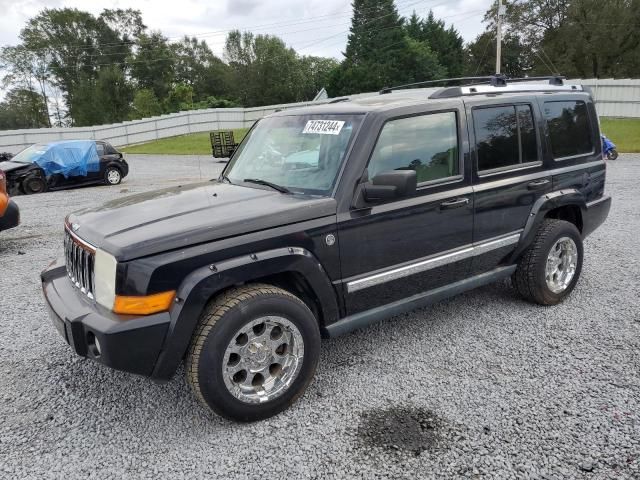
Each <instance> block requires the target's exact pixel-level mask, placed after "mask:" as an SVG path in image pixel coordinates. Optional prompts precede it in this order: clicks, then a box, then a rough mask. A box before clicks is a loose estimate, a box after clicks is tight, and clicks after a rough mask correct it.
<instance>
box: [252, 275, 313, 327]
mask: <svg viewBox="0 0 640 480" xmlns="http://www.w3.org/2000/svg"><path fill="white" fill-rule="evenodd" d="M253 282H256V283H268V284H271V285H275V286H276V287H280V288H282V289H283V290H287V291H288V292H291V293H292V294H294V295H295V296H297V297H298V298H299V299H300V300H302V301H303V302H304V303H305V304H306V305H307V307H309V310H311V313H313V315H314V316H315V317H316V319H317V320H318V323H319V324H320V325H321V326H322V325H324V315H323V313H322V304H321V302H320V300H319V299H318V296H317V295H316V293H315V292H314V291H313V288H312V287H311V285H310V284H309V282H308V281H307V280H306V279H305V278H304V276H303V275H302V274H300V273H298V272H282V273H276V274H273V275H267V276H264V277H259V278H254V279H251V283H253Z"/></svg>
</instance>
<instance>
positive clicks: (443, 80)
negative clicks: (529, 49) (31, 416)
mask: <svg viewBox="0 0 640 480" xmlns="http://www.w3.org/2000/svg"><path fill="white" fill-rule="evenodd" d="M501 78H502V77H501V76H498V75H492V76H489V77H454V78H441V79H439V80H425V81H423V82H414V83H405V84H404V85H396V86H395V87H384V88H383V89H382V90H380V95H384V94H386V93H391V92H392V91H393V90H399V89H401V88H408V87H419V86H423V85H437V84H440V83H453V82H469V81H471V82H475V83H478V82H480V83H490V82H492V81H495V82H498V81H500V79H501Z"/></svg>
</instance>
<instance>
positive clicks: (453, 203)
mask: <svg viewBox="0 0 640 480" xmlns="http://www.w3.org/2000/svg"><path fill="white" fill-rule="evenodd" d="M468 203H469V199H468V198H466V197H463V198H456V199H455V200H449V201H448V202H443V203H441V204H440V210H450V209H452V208H460V207H464V206H465V205H467V204H468Z"/></svg>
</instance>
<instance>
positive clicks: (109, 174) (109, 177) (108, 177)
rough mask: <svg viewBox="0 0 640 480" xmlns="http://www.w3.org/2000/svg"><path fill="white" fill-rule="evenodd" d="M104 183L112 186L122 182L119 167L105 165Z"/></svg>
mask: <svg viewBox="0 0 640 480" xmlns="http://www.w3.org/2000/svg"><path fill="white" fill-rule="evenodd" d="M116 174H117V175H116ZM114 179H115V180H114ZM104 183H106V184H107V185H112V186H115V185H120V183H122V172H121V171H120V169H119V168H118V167H107V169H106V170H105V171H104Z"/></svg>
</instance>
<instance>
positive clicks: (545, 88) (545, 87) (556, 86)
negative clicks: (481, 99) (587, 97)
mask: <svg viewBox="0 0 640 480" xmlns="http://www.w3.org/2000/svg"><path fill="white" fill-rule="evenodd" d="M538 80H547V83H533V82H536V81H538ZM564 80H565V77H562V76H559V75H553V76H550V77H523V78H504V77H503V78H500V79H499V80H498V78H496V81H492V82H491V83H490V84H489V85H475V86H474V85H465V86H460V87H447V88H442V89H440V90H438V91H437V92H434V93H432V94H431V95H430V96H429V98H431V99H435V98H453V97H462V96H468V95H486V94H497V93H515V92H548V93H551V92H567V91H584V88H583V87H582V85H565V83H564ZM525 82H526V83H525ZM514 83H517V84H519V85H513V84H514Z"/></svg>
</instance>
